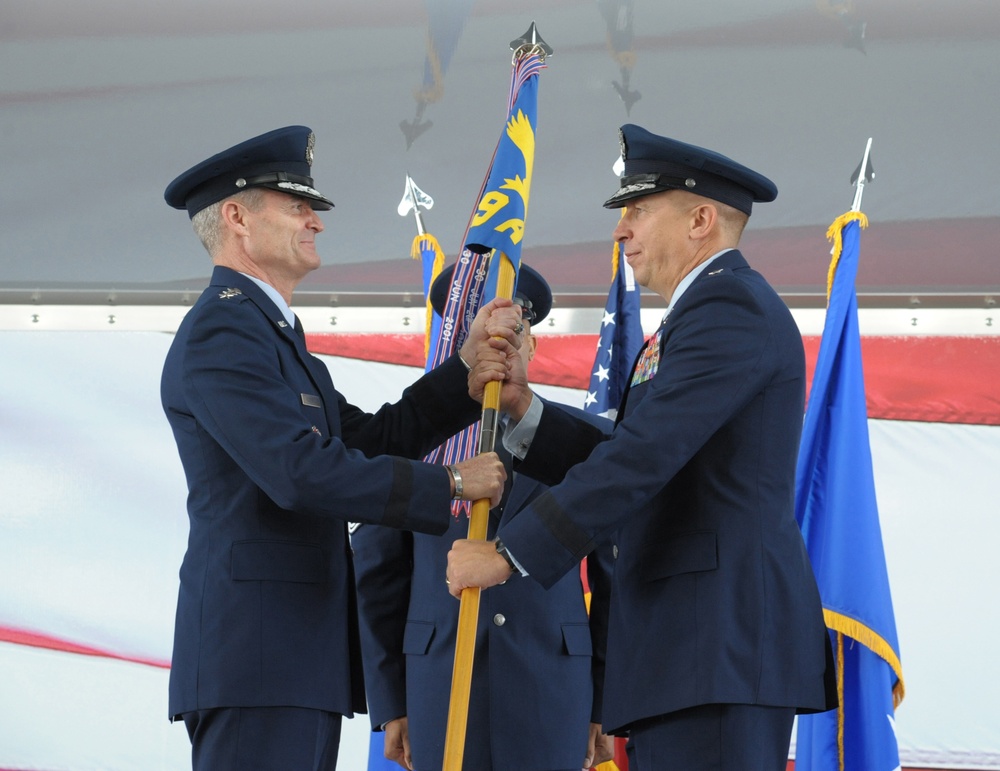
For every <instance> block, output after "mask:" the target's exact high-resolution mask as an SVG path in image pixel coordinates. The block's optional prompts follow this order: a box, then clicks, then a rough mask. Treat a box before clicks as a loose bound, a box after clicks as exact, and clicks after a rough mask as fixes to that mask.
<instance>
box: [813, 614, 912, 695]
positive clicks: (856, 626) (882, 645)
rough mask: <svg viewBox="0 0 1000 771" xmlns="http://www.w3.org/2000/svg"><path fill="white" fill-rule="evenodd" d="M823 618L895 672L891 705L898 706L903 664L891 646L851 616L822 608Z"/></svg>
mask: <svg viewBox="0 0 1000 771" xmlns="http://www.w3.org/2000/svg"><path fill="white" fill-rule="evenodd" d="M823 618H824V619H825V621H826V625H827V627H828V628H829V629H832V630H834V631H835V632H838V633H839V634H843V635H847V636H848V637H850V638H851V639H852V640H857V641H858V642H859V643H861V644H862V645H864V646H865V647H866V648H868V650H870V651H872V652H873V653H874V654H875V655H877V656H880V657H881V658H882V659H883V660H884V661H885V662H886V663H887V664H888V665H889V666H890V667H892V671H893V672H894V673H895V674H896V684H895V685H894V686H893V687H892V707H893V709H896V708H898V707H899V705H900V704H902V703H903V698H904V697H905V696H906V686H905V685H904V683H903V665H902V663H900V661H899V657H898V656H897V655H896V652H895V651H894V650H893V649H892V646H891V645H889V643H887V642H886V641H885V639H884V638H883V637H882V636H881V635H879V634H878V633H877V632H875V631H874V630H872V629H869V628H868V627H867V626H865V625H864V624H862V623H861V622H860V621H857V620H855V619H853V618H848V617H847V616H844V615H841V614H840V613H835V612H834V611H832V610H827V609H826V608H823Z"/></svg>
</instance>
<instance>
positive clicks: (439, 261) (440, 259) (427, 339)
mask: <svg viewBox="0 0 1000 771" xmlns="http://www.w3.org/2000/svg"><path fill="white" fill-rule="evenodd" d="M429 248H430V249H433V250H434V264H433V265H432V266H431V281H430V285H429V286H433V285H434V280H435V279H436V278H437V277H438V276H439V275H441V271H442V270H443V269H444V252H443V251H441V244H439V243H438V240H437V239H436V238H435V237H434V236H432V235H431V234H430V233H424V234H423V235H420V234H419V233H418V234H417V235H416V236H414V238H413V243H412V244H411V245H410V257H412V258H413V259H414V260H420V259H422V257H423V253H424V252H426V251H427V250H428V249H429ZM427 293H428V297H427V303H426V304H427V313H426V314H425V317H426V318H425V320H424V361H427V357H428V356H429V355H430V352H431V322H432V321H433V320H434V306H433V305H431V298H430V296H429V295H430V289H429V288H428V290H427Z"/></svg>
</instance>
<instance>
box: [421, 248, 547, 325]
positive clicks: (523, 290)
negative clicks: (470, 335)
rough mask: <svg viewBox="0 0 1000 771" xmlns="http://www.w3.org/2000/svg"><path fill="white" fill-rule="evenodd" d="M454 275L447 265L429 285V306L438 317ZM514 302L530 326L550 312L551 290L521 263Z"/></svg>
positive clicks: (540, 276) (450, 267) (441, 313)
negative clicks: (519, 307)
mask: <svg viewBox="0 0 1000 771" xmlns="http://www.w3.org/2000/svg"><path fill="white" fill-rule="evenodd" d="M454 274H455V265H454V264H452V265H449V266H448V267H447V268H445V269H444V270H442V271H441V273H440V275H438V277H437V278H436V279H434V283H433V284H432V285H431V295H430V300H431V306H432V307H433V308H434V310H436V311H437V312H438V315H439V316H443V315H444V306H445V303H447V302H448V294H449V293H450V292H451V288H452V287H451V284H452V276H454ZM514 302H515V303H517V304H518V305H520V306H521V318H522V319H524V320H525V321H528V322H530V323H532V324H537V323H538V322H540V321H541V320H542V319H544V318H545V317H546V316H548V315H549V311H550V310H552V290H551V289H550V288H549V285H548V283H547V282H546V281H545V279H544V278H542V274H541V273H539V272H538V271H537V270H535V269H534V268H532V267H530V266H529V265H525V264H524V263H523V262H522V263H521V267H520V268H519V269H518V271H517V288H516V289H515V290H514Z"/></svg>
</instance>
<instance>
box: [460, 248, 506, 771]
mask: <svg viewBox="0 0 1000 771" xmlns="http://www.w3.org/2000/svg"><path fill="white" fill-rule="evenodd" d="M490 259H491V260H496V259H499V260H500V267H499V273H498V276H497V294H496V296H497V297H505V298H507V299H508V300H509V299H511V298H512V297H513V296H514V279H515V278H516V274H515V271H514V265H513V263H511V261H510V258H509V257H508V256H507V255H506V254H504V253H503V252H494V253H493V256H492V257H491V258H490ZM500 387H501V383H500V381H499V380H494V381H491V382H490V383H487V384H486V389H485V392H484V393H483V415H482V423H481V428H480V433H479V452H480V453H484V452H492V451H493V448H494V446H495V442H496V433H497V432H496V429H497V421H498V419H499V415H500ZM489 517H490V501H489V498H481V499H480V500H478V501H475V502H474V503H473V504H472V511H471V513H470V514H469V540H471V541H477V540H478V541H483V540H486V529H487V526H488V524H489ZM481 591H482V590H481V589H480V588H479V587H478V586H475V587H472V586H470V587H468V588H466V589H463V590H462V599H461V607H460V608H459V611H458V631H457V634H456V638H455V664H454V668H453V670H452V676H451V700H450V702H449V705H448V730H447V733H446V734H445V740H444V765H443V771H461V769H462V760H463V757H464V755H465V732H466V728H467V726H468V721H469V697H470V694H471V692H472V664H473V660H474V658H475V653H476V627H477V626H478V624H479V598H480V592H481Z"/></svg>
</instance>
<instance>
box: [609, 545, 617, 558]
mask: <svg viewBox="0 0 1000 771" xmlns="http://www.w3.org/2000/svg"><path fill="white" fill-rule="evenodd" d="M611 554H612V555H613V556H614V558H615V559H618V544H614V545H612V547H611Z"/></svg>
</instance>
